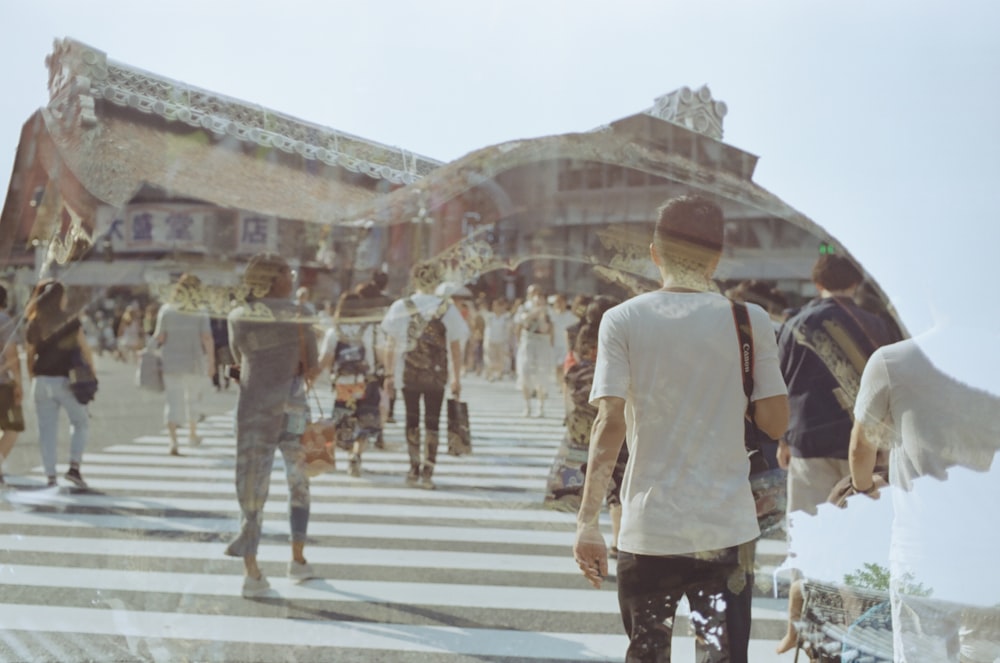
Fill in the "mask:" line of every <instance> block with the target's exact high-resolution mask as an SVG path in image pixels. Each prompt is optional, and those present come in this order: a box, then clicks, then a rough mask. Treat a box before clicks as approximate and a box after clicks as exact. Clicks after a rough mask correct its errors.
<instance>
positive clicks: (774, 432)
mask: <svg viewBox="0 0 1000 663" xmlns="http://www.w3.org/2000/svg"><path fill="white" fill-rule="evenodd" d="M788 416H789V409H788V396H786V395H784V394H781V395H778V396H771V397H769V398H762V399H760V400H759V401H754V402H753V421H754V423H755V424H757V428H759V429H761V430H762V431H764V432H765V433H767V435H768V436H769V437H770V438H771V439H772V440H779V442H778V446H779V447H780V446H781V444H782V443H783V441H782V436H784V434H785V431H787V430H788ZM786 447H787V444H786Z"/></svg>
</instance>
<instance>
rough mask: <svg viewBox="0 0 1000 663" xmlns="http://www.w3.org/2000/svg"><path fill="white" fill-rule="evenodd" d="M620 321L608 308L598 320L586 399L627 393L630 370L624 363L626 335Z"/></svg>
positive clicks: (594, 401) (596, 399) (626, 354)
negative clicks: (589, 386)
mask: <svg viewBox="0 0 1000 663" xmlns="http://www.w3.org/2000/svg"><path fill="white" fill-rule="evenodd" d="M626 334H627V330H626V328H625V325H624V324H623V321H621V320H619V319H618V315H615V314H614V313H613V312H612V311H608V312H607V313H605V314H604V317H603V318H602V319H601V326H600V328H599V330H598V333H597V361H596V362H595V363H594V383H593V386H592V387H591V389H590V402H591V403H592V404H593V403H596V401H598V400H600V399H601V398H604V397H606V396H615V397H617V398H625V397H626V396H627V395H628V388H629V382H630V380H631V372H630V371H629V363H628V338H627V335H626Z"/></svg>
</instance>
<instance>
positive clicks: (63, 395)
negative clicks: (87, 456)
mask: <svg viewBox="0 0 1000 663" xmlns="http://www.w3.org/2000/svg"><path fill="white" fill-rule="evenodd" d="M54 396H55V398H56V400H57V401H58V402H59V404H60V405H61V406H62V407H63V409H64V410H66V415H67V416H68V417H69V467H70V470H71V471H72V470H76V472H75V478H74V479H73V482H74V483H76V484H77V485H78V486H81V487H84V488H85V487H86V484H85V483H84V482H83V479H82V477H81V476H80V463H82V462H83V452H84V450H85V449H86V448H87V437H88V434H89V432H90V413H89V412H88V411H87V406H86V405H82V404H81V403H80V402H79V401H78V400H76V397H75V396H74V395H73V392H72V391H70V389H69V383H68V382H64V383H63V384H62V385H61V389H58V390H57V391H55V392H54ZM67 478H69V475H67Z"/></svg>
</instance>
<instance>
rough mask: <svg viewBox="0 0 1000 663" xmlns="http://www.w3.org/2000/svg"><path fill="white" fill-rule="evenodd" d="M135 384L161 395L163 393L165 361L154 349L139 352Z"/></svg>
mask: <svg viewBox="0 0 1000 663" xmlns="http://www.w3.org/2000/svg"><path fill="white" fill-rule="evenodd" d="M135 383H136V385H138V386H139V388H141V389H145V390H147V391H152V392H155V393H160V392H162V391H163V360H162V359H160V355H159V353H158V352H156V350H154V349H153V348H152V347H150V346H147V347H146V348H145V349H144V350H140V351H139V366H138V367H137V368H136V369H135Z"/></svg>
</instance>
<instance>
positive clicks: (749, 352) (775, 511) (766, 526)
mask: <svg viewBox="0 0 1000 663" xmlns="http://www.w3.org/2000/svg"><path fill="white" fill-rule="evenodd" d="M732 308H733V321H734V322H735V323H736V335H737V338H738V339H739V344H740V359H741V365H742V373H743V393H744V394H746V397H747V422H746V425H745V427H744V435H743V444H744V446H745V447H746V450H747V457H748V458H749V460H750V473H749V479H750V491H751V492H752V493H753V499H754V504H755V506H756V509H757V525H758V526H759V527H760V533H761V535H764V534H767V533H768V532H770V531H772V530H774V529H776V528H777V527H779V526H780V525H781V522H782V521H783V520H784V517H785V508H786V506H787V504H788V483H787V476H788V473H787V471H786V470H783V469H781V468H777V467H776V468H770V467H768V465H767V461H766V460H764V454H763V452H761V450H760V444H759V442H758V441H757V438H756V434H757V433H760V434H763V431H760V429H758V428H757V425H756V424H755V423H754V422H753V402H752V401H751V400H750V397H751V395H752V394H753V363H754V361H753V360H754V356H753V327H751V326H750V314H749V313H748V312H747V307H746V304H743V303H740V302H732Z"/></svg>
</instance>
